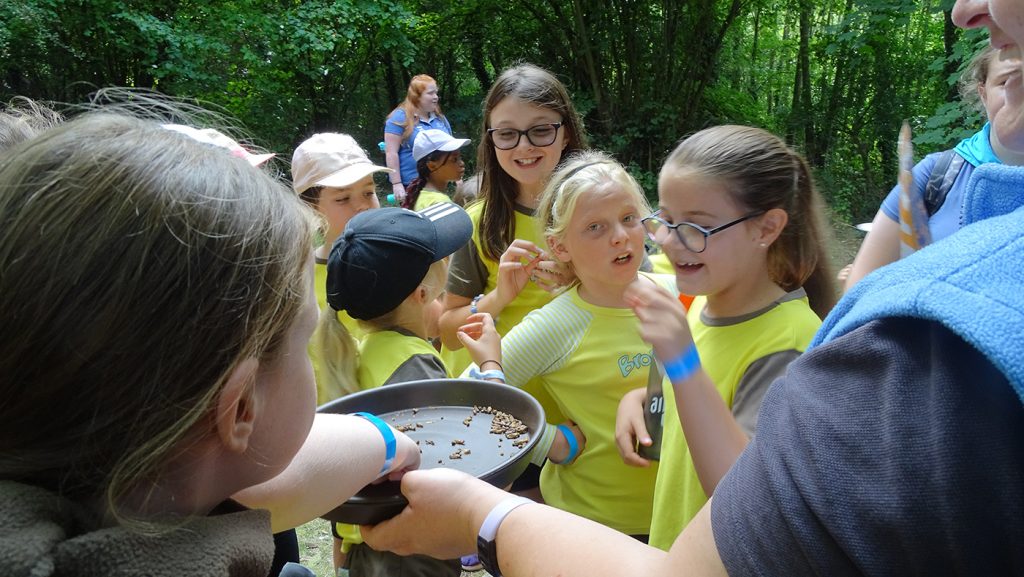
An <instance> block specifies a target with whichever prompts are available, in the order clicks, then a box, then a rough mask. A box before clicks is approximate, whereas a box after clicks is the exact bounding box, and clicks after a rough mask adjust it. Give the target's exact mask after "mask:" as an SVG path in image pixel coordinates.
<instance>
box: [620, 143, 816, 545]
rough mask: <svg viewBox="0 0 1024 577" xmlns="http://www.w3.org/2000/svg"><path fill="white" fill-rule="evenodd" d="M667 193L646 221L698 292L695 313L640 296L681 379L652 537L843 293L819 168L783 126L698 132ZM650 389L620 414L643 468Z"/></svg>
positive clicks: (662, 530) (664, 538)
mask: <svg viewBox="0 0 1024 577" xmlns="http://www.w3.org/2000/svg"><path fill="white" fill-rule="evenodd" d="M658 198H659V204H660V210H659V211H658V212H655V213H654V214H653V215H651V216H649V217H647V218H645V219H644V226H645V229H646V231H647V234H648V236H649V237H650V239H651V240H653V241H655V242H657V243H658V244H660V245H661V247H662V249H663V250H664V252H665V254H666V255H667V256H668V258H669V259H670V260H671V262H672V264H673V266H674V268H675V273H676V285H677V288H678V289H679V291H680V292H682V293H686V294H692V295H699V296H698V297H697V299H696V300H695V301H694V302H693V304H692V306H691V307H690V309H689V312H687V311H685V310H684V309H683V308H682V307H680V306H679V302H678V301H677V300H676V299H675V297H674V295H671V294H669V293H668V292H667V291H662V290H657V289H656V288H655V287H645V286H642V285H638V286H636V287H634V288H633V289H631V293H630V295H629V298H630V302H631V304H632V306H633V308H634V310H635V311H636V314H637V316H638V317H639V318H640V320H641V335H642V336H643V338H644V340H646V341H648V342H650V343H651V344H652V345H653V346H654V353H655V356H657V357H658V359H659V360H661V361H662V363H663V364H664V366H665V373H666V375H667V376H668V378H669V380H670V381H671V382H672V386H671V387H665V388H664V393H665V416H664V430H663V432H662V444H661V447H662V448H661V462H660V470H659V471H658V484H657V488H656V490H655V496H654V521H653V522H652V524H651V540H650V542H651V544H652V545H654V546H657V547H661V548H663V549H667V548H668V547H669V546H671V544H672V543H673V542H674V541H675V539H676V537H677V536H678V535H679V533H680V532H681V531H682V529H683V527H685V526H686V524H687V523H688V522H689V520H690V519H691V518H693V516H694V515H696V514H697V512H698V511H699V510H700V508H701V507H702V506H703V505H704V503H705V502H706V501H707V498H708V497H707V496H708V495H710V494H711V493H712V492H714V489H715V486H716V485H717V484H718V481H719V480H720V479H721V478H722V476H723V475H725V472H726V471H727V470H728V469H729V467H730V466H732V463H733V462H734V461H735V460H736V458H737V457H738V456H739V454H740V452H741V451H742V450H743V448H744V447H745V446H746V444H747V441H748V439H749V438H750V436H751V435H753V434H754V428H755V426H756V419H757V411H758V409H759V408H760V405H761V399H762V397H763V396H764V392H765V390H766V389H767V388H768V385H769V384H771V382H772V381H774V380H775V378H776V377H778V376H780V375H781V374H782V373H783V372H784V371H785V369H786V366H787V365H788V364H789V362H790V361H792V360H793V359H794V358H796V357H797V356H798V355H799V354H800V353H801V352H803V351H804V350H805V349H806V348H807V346H808V344H810V341H811V338H812V337H813V336H814V333H815V332H816V331H817V329H818V326H819V325H820V324H821V318H823V317H824V316H825V315H826V314H827V313H828V311H829V309H831V307H832V305H833V304H834V303H835V295H836V292H835V288H834V287H833V284H832V279H833V278H834V276H833V275H832V274H831V273H830V272H829V271H828V270H827V269H828V266H827V262H828V257H827V254H826V252H825V242H824V238H823V233H822V231H823V227H822V224H821V218H820V217H821V214H820V208H819V207H820V199H819V197H818V193H817V191H816V190H815V187H814V183H813V181H812V179H811V173H810V170H809V169H808V166H807V163H806V161H805V160H804V159H803V158H802V157H801V156H800V155H799V154H798V153H796V152H794V151H793V150H792V149H791V148H789V147H788V146H786V144H785V142H783V141H782V140H781V139H779V138H778V137H776V136H774V135H772V134H770V133H768V132H766V131H764V130H761V129H758V128H750V127H745V126H718V127H714V128H709V129H706V130H702V131H700V132H698V133H696V134H694V135H693V136H691V137H689V138H687V139H685V140H684V141H682V142H681V143H680V144H679V146H678V147H677V148H676V149H675V151H673V152H672V154H671V155H670V156H669V158H668V159H667V160H666V161H665V165H664V167H662V170H661V175H660V177H659V181H658ZM712 236H713V237H714V238H712ZM698 353H699V354H698ZM644 392H645V391H644V390H643V389H638V390H635V391H633V392H631V393H630V394H629V395H626V396H625V397H624V398H623V400H622V403H621V405H620V409H619V419H618V425H617V428H618V434H617V438H618V440H619V450H620V452H621V454H622V457H623V460H624V461H625V462H626V463H627V464H631V465H636V466H640V467H647V466H649V461H647V460H645V459H643V458H641V457H640V456H639V455H638V454H637V452H636V442H637V441H639V443H640V444H642V445H649V444H650V443H651V439H650V437H649V435H648V433H647V430H646V428H645V427H644V420H643V414H642V413H643V408H642V404H643V399H644ZM684 434H685V436H684Z"/></svg>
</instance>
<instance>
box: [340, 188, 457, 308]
mask: <svg viewBox="0 0 1024 577" xmlns="http://www.w3.org/2000/svg"><path fill="white" fill-rule="evenodd" d="M472 235H473V222H472V221H471V220H470V218H469V215H468V214H466V211H465V210H463V209H462V207H460V206H459V205H457V204H453V203H450V202H444V203H440V204H435V205H433V206H429V207H427V208H425V209H423V210H421V211H419V212H415V211H412V210H407V209H404V208H393V207H388V208H377V209H372V210H367V211H365V212H361V213H359V214H357V215H356V216H354V217H352V220H350V221H348V225H347V226H346V227H345V231H344V232H343V233H341V236H339V237H338V239H337V240H336V241H334V246H332V247H331V254H330V256H329V257H328V259H327V302H328V304H330V305H331V308H333V309H334V310H338V311H345V312H347V313H348V314H349V315H350V316H351V317H352V318H356V319H362V320H369V319H373V318H377V317H379V316H381V315H383V314H385V313H388V312H390V311H392V310H394V309H396V308H398V305H400V304H402V301H404V300H405V299H406V298H407V297H408V296H409V295H410V294H412V292H413V291H414V290H416V287H418V286H419V285H420V283H421V282H423V278H424V277H426V276H427V271H428V270H429V269H430V265H432V264H434V263H435V262H437V261H439V260H441V259H443V258H444V257H446V256H448V255H450V254H452V253H453V252H455V251H456V250H458V249H459V248H461V247H463V246H465V244H466V243H467V242H469V239H470V237H472Z"/></svg>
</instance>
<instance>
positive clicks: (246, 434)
mask: <svg viewBox="0 0 1024 577" xmlns="http://www.w3.org/2000/svg"><path fill="white" fill-rule="evenodd" d="M259 366H260V362H259V361H258V360H256V359H253V358H249V359H245V360H244V361H242V362H240V363H238V365H237V366H235V368H234V369H232V370H231V374H230V375H229V376H228V379H227V382H226V383H224V387H223V388H222V389H221V390H220V394H219V395H218V396H217V420H216V427H217V436H218V437H220V441H221V444H222V445H223V446H224V447H225V448H227V449H228V450H229V451H231V452H234V453H244V452H245V451H246V449H248V448H249V440H250V439H251V438H252V434H253V430H254V429H255V426H254V425H255V422H256V418H257V416H258V415H259V412H260V410H261V408H262V407H261V405H260V402H259V395H257V394H256V371H257V370H258V369H259Z"/></svg>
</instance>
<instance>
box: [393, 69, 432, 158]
mask: <svg viewBox="0 0 1024 577" xmlns="http://www.w3.org/2000/svg"><path fill="white" fill-rule="evenodd" d="M431 84H435V85H436V84H437V81H436V80H434V79H433V78H431V77H430V76H427V75H426V74H417V75H416V76H413V77H412V80H410V81H409V88H407V89H406V91H405V100H403V101H402V103H401V104H399V105H398V106H396V107H395V110H398V109H399V108H401V109H402V110H403V111H404V112H405V123H403V124H402V125H401V126H402V140H403V141H405V140H409V137H410V136H412V129H413V127H415V126H416V122H417V120H416V117H417V115H419V108H420V98H422V97H423V93H424V92H426V91H427V87H428V86H430V85H431ZM395 110H392V111H391V112H392V113H394V112H395ZM435 114H437V115H438V116H440V117H442V118H444V113H443V112H441V105H440V104H438V105H437V110H436V111H435Z"/></svg>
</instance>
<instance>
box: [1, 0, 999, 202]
mask: <svg viewBox="0 0 1024 577" xmlns="http://www.w3.org/2000/svg"><path fill="white" fill-rule="evenodd" d="M952 3H953V0H942V1H938V0H813V1H812V0H660V1H651V0H464V1H444V0H442V1H436V0H435V1H431V2H426V1H416V0H379V1H371V0H335V1H330V0H304V1H299V0H229V1H205V2H193V1H188V0H0V100H2V101H7V100H9V99H10V98H12V97H13V96H15V95H23V96H28V97H31V98H35V99H40V100H45V101H55V102H66V103H76V102H83V101H85V100H86V99H87V98H88V95H89V94H90V93H92V92H93V91H95V90H96V89H97V88H99V87H105V86H133V87H143V88H152V89H155V90H158V91H160V92H162V93H165V94H169V95H174V96H179V97H186V98H194V99H197V100H200V101H202V102H206V103H212V104H215V105H218V106H221V107H223V108H224V109H226V110H227V111H228V112H229V113H230V114H231V115H233V116H234V117H236V118H237V119H239V120H240V121H241V122H242V124H243V126H244V128H245V130H246V132H247V133H248V134H250V135H252V137H253V139H254V143H255V144H257V145H259V146H261V147H263V148H266V149H268V150H272V151H276V152H278V153H279V158H280V159H281V160H282V161H283V162H284V163H285V164H286V163H287V160H288V159H289V158H290V157H291V151H292V150H293V149H294V147H295V146H296V145H297V144H298V143H299V142H301V141H302V140H303V139H304V138H306V137H307V136H308V135H310V134H312V133H314V132H320V131H339V132H347V133H350V134H352V135H353V136H355V137H356V139H357V140H358V141H359V142H360V143H361V144H362V145H363V147H364V148H366V149H367V150H368V151H369V152H370V154H371V158H373V159H375V160H377V161H378V162H382V161H383V155H382V154H380V153H379V152H378V151H377V143H378V142H380V141H381V140H382V132H383V122H384V118H385V116H386V115H387V114H388V113H389V112H390V111H391V110H392V109H393V108H394V107H395V106H396V105H397V104H398V103H399V102H400V101H401V100H402V99H403V98H404V97H405V90H406V86H407V84H408V82H409V79H410V78H411V77H412V76H413V75H415V74H420V73H426V74H429V75H431V76H433V77H434V78H435V79H437V82H438V86H439V88H440V93H441V106H442V108H443V110H444V112H445V114H446V115H447V116H448V118H449V120H450V121H451V124H452V127H453V129H454V133H455V134H456V135H457V136H464V137H469V138H472V139H473V141H474V145H475V144H476V143H478V142H479V141H480V139H481V137H482V126H481V122H480V117H481V114H480V104H481V101H482V99H483V95H484V94H485V92H486V90H487V88H488V87H489V86H490V85H491V83H492V81H493V79H494V78H495V77H496V75H497V74H498V73H500V71H501V70H502V69H504V68H505V67H507V66H509V65H511V64H513V63H516V62H518V61H527V62H533V63H536V64H539V65H541V66H544V67H546V68H548V69H549V70H551V71H553V72H554V73H556V74H557V75H558V76H559V77H560V78H561V79H562V80H563V81H564V82H565V83H566V85H567V86H568V87H569V89H570V91H571V93H572V95H573V98H574V101H575V103H576V105H577V107H578V108H579V110H580V112H581V113H582V114H583V115H584V119H585V123H586V127H587V130H588V132H589V134H590V137H591V144H592V145H593V146H594V147H596V148H600V149H603V150H606V151H609V152H611V153H613V154H614V155H615V156H616V157H617V158H618V159H619V160H621V161H622V162H623V163H624V164H626V165H627V166H628V167H629V168H630V169H631V171H632V172H633V174H634V175H635V176H636V177H637V178H638V179H639V180H640V182H641V184H643V185H644V187H645V189H646V190H647V192H648V194H649V195H651V196H653V195H654V194H655V182H656V177H657V171H658V168H659V167H660V164H661V162H662V161H663V159H664V158H665V156H666V155H667V153H668V152H669V151H670V150H671V149H672V148H673V147H674V145H675V143H676V142H678V141H679V139H680V138H681V137H683V136H685V135H687V134H689V133H692V132H694V131H696V130H699V129H701V128H703V127H706V126H711V125H715V124H722V123H739V124H750V125H756V126H761V127H764V128H766V129H768V130H771V131H773V132H775V133H777V134H780V135H783V136H785V138H786V139H787V140H788V141H789V142H790V143H791V144H792V145H793V146H795V147H796V148H798V149H799V150H801V151H802V152H803V153H804V154H805V155H806V156H807V157H808V159H809V160H810V161H811V163H812V165H813V167H814V169H815V171H816V174H817V177H818V181H819V184H820V186H821V190H822V192H823V193H824V195H825V198H826V200H827V201H828V204H829V206H830V207H831V209H832V211H833V213H834V214H835V215H836V216H837V217H838V218H840V219H841V220H843V221H845V222H860V221H866V220H870V219H871V217H872V216H873V214H874V212H875V210H876V209H877V207H878V204H879V202H880V200H881V199H882V197H883V196H884V195H885V193H886V192H887V191H888V190H889V188H891V186H892V185H893V184H894V183H895V181H896V170H897V158H896V139H897V133H898V131H899V127H900V123H901V122H902V120H904V119H909V120H910V122H911V126H912V128H913V133H914V142H915V145H916V147H917V150H916V152H917V157H918V158H920V157H921V156H923V154H924V153H926V152H931V151H935V150H940V149H943V148H946V147H949V146H951V145H952V144H954V143H955V142H956V141H957V140H958V139H959V138H962V137H964V136H966V135H969V134H970V133H972V132H973V131H974V130H976V129H977V128H979V127H980V126H981V124H982V122H983V118H982V115H981V114H980V113H979V112H978V111H977V110H975V109H973V108H972V107H970V106H968V105H964V104H962V103H961V102H960V101H959V98H958V95H957V90H956V80H957V77H958V72H959V71H960V70H961V69H962V67H963V66H964V64H965V62H966V61H967V60H968V59H969V57H970V55H971V54H973V53H974V51H976V50H977V49H979V48H980V47H981V46H983V45H984V43H985V42H986V41H987V39H986V38H984V37H983V36H982V35H980V34H977V33H970V32H968V33H965V32H962V31H959V30H957V29H956V28H955V27H953V25H952V24H951V22H950V19H949V10H950V9H951V7H952ZM465 156H466V157H467V161H468V164H469V166H468V167H467V169H468V172H467V174H468V173H472V171H473V168H474V167H473V164H474V160H475V159H474V158H473V157H474V156H475V155H474V154H473V153H469V154H466V155H465ZM284 168H285V169H286V166H284Z"/></svg>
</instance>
